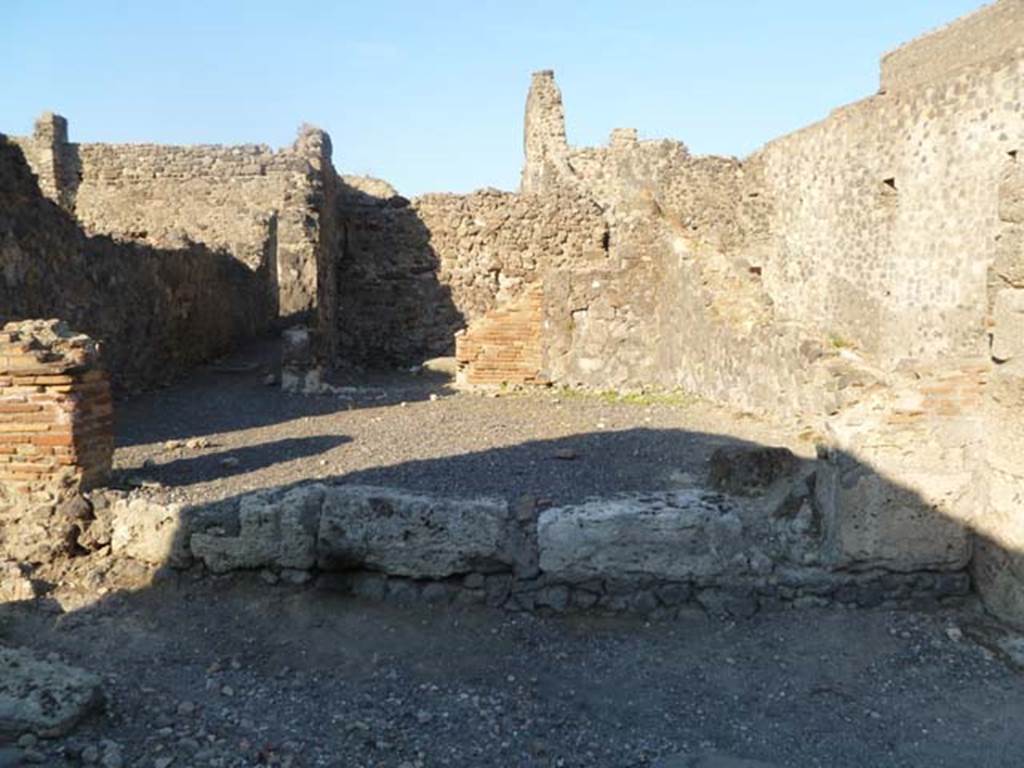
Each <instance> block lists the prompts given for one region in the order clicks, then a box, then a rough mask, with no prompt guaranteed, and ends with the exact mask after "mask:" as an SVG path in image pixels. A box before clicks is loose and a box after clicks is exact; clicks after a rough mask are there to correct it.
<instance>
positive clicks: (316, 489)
mask: <svg viewBox="0 0 1024 768" xmlns="http://www.w3.org/2000/svg"><path fill="white" fill-rule="evenodd" d="M324 491H325V489H324V486H322V485H318V484H317V485H309V486H303V487H299V488H295V489H293V490H291V491H288V492H286V493H284V494H280V495H274V494H263V493H256V494H252V495H250V496H244V497H243V498H242V499H241V501H240V502H239V507H238V535H237V536H229V535H226V533H225V531H224V530H223V529H221V530H218V529H213V530H208V531H205V532H202V533H193V534H192V536H191V539H190V541H191V548H192V554H193V555H195V556H196V557H198V558H199V559H200V560H202V561H203V562H204V563H205V564H206V567H207V568H209V569H210V570H211V571H214V572H215V573H226V572H228V571H234V570H243V569H251V568H266V567H274V568H296V569H300V570H302V569H308V568H311V567H312V566H313V565H314V563H315V562H316V555H315V551H316V533H317V525H318V521H319V518H320V505H321V503H322V501H323V498H324Z"/></svg>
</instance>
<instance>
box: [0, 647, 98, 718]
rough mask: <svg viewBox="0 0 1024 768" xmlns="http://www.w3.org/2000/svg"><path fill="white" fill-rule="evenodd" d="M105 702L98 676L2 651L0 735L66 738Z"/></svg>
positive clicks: (18, 651) (24, 652) (22, 653)
mask: <svg viewBox="0 0 1024 768" xmlns="http://www.w3.org/2000/svg"><path fill="white" fill-rule="evenodd" d="M102 701H103V695H102V692H101V689H100V680H99V678H98V677H97V676H96V675H94V674H92V673H90V672H86V671H84V670H81V669H77V668H75V667H71V666H68V665H66V664H61V663H60V662H54V661H42V660H40V659H38V658H36V657H35V656H34V655H33V654H32V653H31V651H28V650H25V649H21V648H0V734H6V735H8V736H9V735H12V734H14V735H17V734H20V733H25V732H30V733H35V734H37V735H39V736H43V737H55V736H63V735H64V734H66V733H67V732H68V731H70V730H71V729H72V728H73V727H74V726H75V724H76V723H78V722H79V721H80V720H81V719H82V718H83V717H85V716H86V715H88V714H89V713H90V712H92V711H94V710H95V709H97V708H98V707H99V706H100V704H101V703H102Z"/></svg>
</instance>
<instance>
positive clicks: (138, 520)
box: [110, 499, 191, 566]
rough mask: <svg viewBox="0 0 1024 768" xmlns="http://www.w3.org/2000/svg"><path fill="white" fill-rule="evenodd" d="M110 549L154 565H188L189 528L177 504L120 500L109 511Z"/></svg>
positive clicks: (122, 555) (189, 558)
mask: <svg viewBox="0 0 1024 768" xmlns="http://www.w3.org/2000/svg"><path fill="white" fill-rule="evenodd" d="M110 526H111V533H110V550H111V552H112V553H113V554H114V555H117V556H119V557H131V558H134V559H135V560H139V561H141V562H144V563H150V564H152V565H163V564H164V563H168V564H170V565H175V566H187V565H188V564H189V562H190V561H191V555H190V553H189V549H188V531H187V527H186V523H185V519H184V517H183V515H182V508H181V506H180V505H178V504H167V505H164V504H158V503H155V502H151V501H149V500H147V499H121V500H118V501H116V502H115V503H114V504H113V505H112V507H111V510H110Z"/></svg>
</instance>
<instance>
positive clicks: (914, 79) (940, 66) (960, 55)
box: [882, 0, 1024, 92]
mask: <svg viewBox="0 0 1024 768" xmlns="http://www.w3.org/2000/svg"><path fill="white" fill-rule="evenodd" d="M1022 43H1024V2H1021V0H997V2H994V3H992V4H991V5H987V6H985V7H983V8H981V9H980V10H978V11H975V12H974V13H972V14H971V15H969V16H966V17H964V18H962V19H959V20H957V21H954V22H953V23H951V24H948V25H946V26H945V27H943V28H942V29H939V30H936V31H934V32H931V33H929V34H927V35H924V36H922V37H920V38H918V39H917V40H914V41H912V42H909V43H907V44H906V45H903V46H901V47H899V48H897V49H896V50H894V51H892V52H891V53H888V54H886V55H885V56H884V57H883V58H882V90H883V91H888V92H893V91H897V90H900V89H903V88H908V87H909V88H912V87H916V86H919V85H926V84H928V83H935V82H941V81H943V80H947V79H950V78H952V77H954V76H956V75H957V74H958V71H959V70H961V69H963V68H965V67H974V66H978V65H979V64H983V63H986V62H988V61H990V60H992V59H996V58H1000V57H1004V56H1007V55H1008V54H1011V53H1012V52H1013V51H1014V49H1019V48H1020V47H1021V45H1022Z"/></svg>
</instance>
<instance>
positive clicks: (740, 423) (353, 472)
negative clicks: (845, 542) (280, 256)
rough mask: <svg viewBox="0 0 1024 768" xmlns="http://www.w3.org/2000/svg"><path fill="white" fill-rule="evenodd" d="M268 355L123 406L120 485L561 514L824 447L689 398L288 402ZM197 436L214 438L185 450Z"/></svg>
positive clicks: (426, 379) (383, 393)
mask: <svg viewBox="0 0 1024 768" xmlns="http://www.w3.org/2000/svg"><path fill="white" fill-rule="evenodd" d="M267 355H268V350H267V348H266V347H258V348H255V349H253V350H250V351H249V353H248V356H245V355H243V356H240V357H239V358H238V359H236V360H235V361H229V362H228V363H227V364H226V366H225V367H229V366H234V368H233V369H237V368H238V367H239V366H240V364H241V363H244V362H249V361H255V362H256V363H258V365H257V367H256V368H255V369H253V370H251V371H248V372H244V373H223V372H217V371H216V370H206V371H202V372H200V373H199V374H197V375H196V376H194V377H193V378H191V379H189V380H188V381H186V382H184V383H182V384H180V385H178V386H175V387H173V388H170V389H166V390H161V391H157V392H153V393H149V394H145V395H142V396H139V397H136V398H134V399H131V400H129V401H127V402H124V403H120V404H119V406H118V416H117V419H118V445H119V448H118V450H117V455H116V465H117V467H118V468H119V469H120V470H122V473H123V476H124V477H125V478H128V479H131V480H132V481H134V482H140V481H146V482H150V483H153V482H155V483H159V484H160V485H161V486H163V487H164V488H166V490H167V492H168V493H169V494H170V495H172V496H174V497H176V498H180V499H183V500H188V501H192V502H196V503H202V502H205V501H212V500H215V499H223V498H227V497H230V496H232V495H235V494H238V493H242V492H245V491H251V490H256V489H262V488H272V487H276V486H281V485H288V484H291V483H295V482H298V481H301V480H307V479H311V478H329V479H331V480H335V481H339V482H349V483H362V484H381V485H393V486H400V487H404V488H409V489H415V490H421V491H427V492H434V493H439V494H447V495H454V496H475V495H492V496H499V497H504V498H514V497H517V496H520V495H523V494H530V495H533V496H535V497H538V498H545V499H550V500H551V501H553V502H556V503H561V502H568V501H576V500H580V499H582V498H585V497H587V496H591V495H604V494H609V493H615V492H619V491H631V490H658V489H670V488H673V487H679V486H681V485H686V484H688V483H690V482H692V481H693V480H694V479H701V478H702V477H703V475H704V472H705V463H706V460H707V457H708V456H709V455H710V453H711V452H712V451H713V450H714V449H715V448H716V447H718V446H721V445H726V444H730V443H737V442H749V443H755V444H771V445H788V446H789V447H791V448H792V449H794V450H796V451H798V452H801V453H804V454H807V453H809V452H811V451H812V450H813V446H812V445H811V444H810V443H809V442H806V441H803V440H800V439H799V437H797V433H798V432H799V431H800V430H799V425H793V426H792V427H791V428H788V429H781V428H780V427H778V426H772V425H768V424H764V423H762V422H759V421H758V420H756V419H753V418H749V417H745V416H742V415H739V414H736V413H733V412H729V411H726V410H724V409H721V408H717V407H714V406H711V405H709V404H706V403H702V402H697V401H691V400H678V399H667V400H661V399H658V398H652V399H650V400H644V401H642V402H639V403H637V402H614V401H612V400H611V399H610V398H604V397H598V396H589V397H580V396H576V395H569V394H566V393H560V392H558V391H556V390H550V389H546V390H537V391H532V392H527V393H509V394H506V395H503V396H500V397H494V396H486V395H482V394H470V393H465V392H457V391H455V390H453V389H452V388H451V387H450V386H448V383H447V381H446V380H445V379H444V378H443V377H437V376H431V375H428V376H422V375H421V376H417V375H412V374H408V373H394V374H390V375H386V376H373V377H370V376H367V377H363V378H361V379H359V380H357V381H355V382H352V383H353V384H354V386H353V387H352V389H351V390H350V391H349V393H348V395H347V396H345V397H337V396H321V397H309V396H295V395H284V394H282V393H281V391H280V390H279V389H277V388H276V387H268V386H266V385H265V384H264V383H263V378H264V376H265V370H266V368H265V366H267V365H268V364H269V361H268V357H267ZM196 438H201V439H202V440H203V441H204V443H203V444H201V445H199V446H196V445H193V446H192V447H189V446H188V445H181V443H182V441H188V440H189V439H192V440H194V439H196ZM565 455H571V456H572V457H573V458H571V459H568V460H567V459H565V458H558V457H559V456H565Z"/></svg>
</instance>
